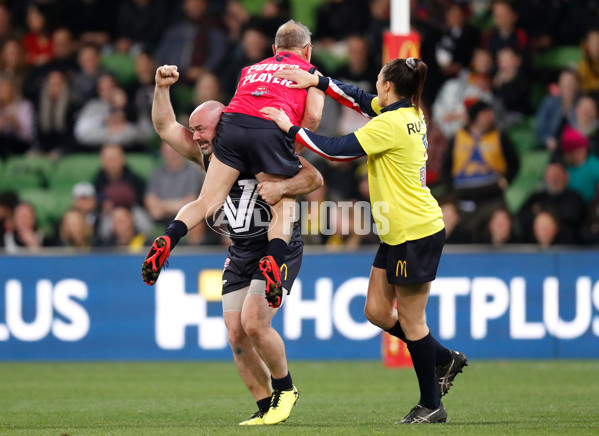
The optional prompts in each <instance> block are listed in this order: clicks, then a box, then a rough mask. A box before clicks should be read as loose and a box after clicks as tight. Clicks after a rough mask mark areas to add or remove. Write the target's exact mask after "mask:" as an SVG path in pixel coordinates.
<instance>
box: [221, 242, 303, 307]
mask: <svg viewBox="0 0 599 436" xmlns="http://www.w3.org/2000/svg"><path fill="white" fill-rule="evenodd" d="M265 254H266V247H265V248H264V251H261V252H260V253H255V254H252V255H249V256H248V255H247V253H245V252H237V249H236V248H235V247H233V246H231V247H229V251H228V252H227V259H226V260H225V266H224V268H223V295H225V294H228V293H229V292H233V291H237V290H239V289H242V288H245V287H246V286H249V284H250V282H251V281H252V280H264V276H263V275H262V273H261V272H260V268H259V267H258V262H259V261H260V259H261V258H262V257H263V256H264V255H265ZM303 255H304V244H303V242H301V241H299V242H291V243H290V244H289V248H288V250H287V255H286V256H285V262H284V263H283V264H282V265H281V276H282V277H281V278H282V283H283V288H284V289H287V291H291V287H292V286H293V282H294V281H295V278H296V277H297V275H298V274H299V270H300V267H301V266H302V258H303Z"/></svg>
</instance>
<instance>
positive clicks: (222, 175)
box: [142, 20, 325, 424]
mask: <svg viewBox="0 0 599 436" xmlns="http://www.w3.org/2000/svg"><path fill="white" fill-rule="evenodd" d="M273 52H274V56H273V57H271V58H268V59H265V60H264V61H262V62H259V63H257V64H255V65H251V66H249V67H247V68H245V69H244V70H243V71H242V74H241V78H240V81H239V84H238V86H237V91H236V93H235V96H234V97H233V99H232V101H231V103H230V104H229V106H228V107H227V108H226V109H225V113H224V114H223V116H222V118H221V121H220V122H219V124H218V127H217V130H216V136H215V137H214V140H213V142H212V145H213V155H212V159H211V161H210V166H209V167H208V171H207V173H206V179H205V181H204V185H203V187H202V191H201V193H200V196H199V197H198V199H197V200H195V201H193V202H191V203H189V204H187V205H186V206H184V207H183V208H182V209H181V210H180V211H179V213H178V214H177V216H176V218H175V220H174V221H172V222H171V224H170V225H169V227H168V228H167V230H166V231H165V233H164V235H163V236H160V237H158V238H157V239H156V240H155V241H154V244H153V245H152V248H151V249H150V252H149V254H148V256H147V257H146V259H145V260H144V263H143V265H142V277H143V279H144V281H145V282H146V283H147V284H149V285H153V284H154V283H155V282H156V280H157V278H158V275H159V274H160V270H161V268H162V266H163V265H164V262H165V261H166V260H167V259H168V257H169V255H170V251H171V249H172V248H173V247H174V246H175V245H176V244H177V242H178V241H179V240H180V238H181V237H183V236H184V235H185V234H186V233H187V231H188V229H190V228H193V227H195V226H196V225H197V224H199V223H200V222H201V221H202V220H203V219H205V218H206V217H207V216H209V215H211V214H213V213H214V212H215V211H216V210H218V208H220V206H221V205H222V204H223V202H224V201H225V199H226V198H227V194H228V193H229V191H230V190H231V188H232V187H233V184H234V183H235V181H236V180H237V179H238V177H239V175H240V174H242V173H250V174H253V175H254V176H255V178H256V179H257V180H258V182H266V181H278V180H282V179H285V178H289V177H292V176H294V175H295V174H297V173H298V172H299V170H300V168H301V164H300V162H299V158H298V156H297V154H296V153H295V148H294V142H293V141H292V140H289V139H288V137H287V136H286V135H285V134H283V133H282V132H281V131H280V129H279V128H278V126H277V125H276V124H275V123H274V122H272V121H270V120H268V119H266V118H264V116H263V115H262V114H261V112H260V109H262V108H263V107H266V106H275V107H279V108H281V109H282V110H283V111H285V113H286V114H287V115H288V116H289V117H290V118H291V119H294V120H296V121H297V122H298V123H300V125H301V126H303V127H306V128H308V129H310V130H316V128H317V127H318V124H319V123H320V117H321V114H322V107H323V105H324V98H325V95H324V93H322V92H321V91H319V90H317V89H315V88H311V89H309V90H308V91H306V90H297V89H291V88H289V85H291V84H292V82H290V81H286V80H280V79H278V78H275V77H274V75H273V74H272V73H274V72H275V71H277V70H279V69H281V68H284V67H285V66H292V67H293V68H300V69H303V70H305V71H310V72H313V73H314V72H315V68H314V67H313V66H312V65H311V64H310V63H309V60H310V57H311V54H312V45H311V43H310V31H309V30H308V28H307V27H306V26H304V25H303V24H301V23H298V22H295V21H292V20H291V21H288V22H287V23H285V24H283V25H282V26H281V27H280V28H279V30H278V31H277V34H276V36H275V44H274V45H273ZM168 71H169V73H170V74H173V76H174V77H178V74H179V73H178V72H177V71H176V69H174V68H172V69H168ZM200 146H201V144H200ZM294 202H295V198H294V197H283V198H282V199H281V200H280V201H279V202H278V203H276V204H274V205H271V207H272V216H273V218H274V219H272V220H271V223H270V226H269V230H268V237H269V238H268V239H269V243H268V246H267V249H266V256H264V257H263V258H262V259H261V260H260V262H259V267H260V270H261V271H262V274H263V275H264V278H265V280H266V289H265V297H266V301H265V302H264V305H265V306H266V304H267V302H268V305H269V306H271V307H273V308H278V307H279V306H280V304H281V301H282V297H283V286H282V283H281V274H280V269H279V266H280V265H282V263H283V261H284V258H285V255H286V253H287V250H288V243H289V240H290V238H291V234H292V227H293V219H292V213H293V210H294V207H293V206H294ZM263 301H264V300H263ZM266 307H267V308H268V306H266ZM277 341H280V337H279V338H278V339H277V337H275V336H274V335H273V337H272V340H270V339H268V338H265V340H264V341H261V342H266V343H268V344H266V345H265V346H264V347H263V349H264V351H265V352H267V353H268V351H269V350H278V349H280V348H281V347H279V346H278V343H277ZM275 354H276V352H275ZM271 357H272V356H271ZM268 360H275V361H281V362H284V361H285V362H286V359H285V355H284V354H283V355H281V356H276V358H275V359H268ZM269 370H270V372H271V374H272V376H271V377H272V388H273V396H272V400H271V405H270V409H269V411H268V413H267V415H265V417H264V420H265V423H266V424H276V423H278V422H282V421H284V420H286V419H287V417H288V416H289V414H290V413H291V409H292V407H293V405H294V404H295V402H296V401H297V397H298V392H297V389H296V388H295V387H294V386H293V383H292V379H291V376H290V375H289V372H288V370H287V366H286V365H273V367H272V368H269Z"/></svg>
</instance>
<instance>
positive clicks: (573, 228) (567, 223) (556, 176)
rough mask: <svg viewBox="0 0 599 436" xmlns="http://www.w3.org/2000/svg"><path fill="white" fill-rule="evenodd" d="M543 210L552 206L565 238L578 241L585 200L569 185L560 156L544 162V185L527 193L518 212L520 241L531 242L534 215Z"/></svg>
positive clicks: (571, 241)
mask: <svg viewBox="0 0 599 436" xmlns="http://www.w3.org/2000/svg"><path fill="white" fill-rule="evenodd" d="M543 210H552V211H554V213H555V214H556V215H557V218H558V220H559V222H560V223H561V224H562V225H563V232H562V233H563V237H564V240H565V241H567V242H568V243H571V244H575V243H578V242H579V230H580V228H581V227H582V222H583V220H584V216H585V204H584V201H583V200H582V197H581V196H580V194H578V193H577V192H576V191H573V190H572V189H569V188H568V171H567V170H566V167H565V166H564V163H563V162H562V161H561V160H553V161H551V162H549V164H547V167H546V168H545V177H544V189H543V190H542V191H541V192H536V193H533V194H532V195H531V196H530V197H528V199H527V200H526V201H525V202H524V204H523V205H522V207H521V208H520V211H519V212H518V222H519V223H520V230H521V232H522V242H527V243H529V242H534V234H533V222H534V218H535V217H536V215H537V214H539V213H540V212H541V211H543Z"/></svg>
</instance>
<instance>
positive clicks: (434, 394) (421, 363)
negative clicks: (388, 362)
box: [406, 332, 441, 409]
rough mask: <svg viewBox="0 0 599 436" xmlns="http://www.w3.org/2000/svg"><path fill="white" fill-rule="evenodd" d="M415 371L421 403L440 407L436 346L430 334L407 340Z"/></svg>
mask: <svg viewBox="0 0 599 436" xmlns="http://www.w3.org/2000/svg"><path fill="white" fill-rule="evenodd" d="M406 344H407V345H408V350H410V355H411V356H412V363H413V364H414V371H416V376H417V377H418V386H420V404H422V405H423V406H424V407H427V408H429V409H436V408H437V407H439V402H440V401H441V394H440V393H439V386H438V383H437V373H436V371H435V367H436V365H437V363H436V362H437V359H436V356H435V354H436V351H437V349H436V346H435V343H434V338H433V337H432V335H431V334H430V332H429V334H428V335H426V336H425V337H423V338H422V339H419V340H417V341H406Z"/></svg>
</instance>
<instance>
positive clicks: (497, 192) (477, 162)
mask: <svg viewBox="0 0 599 436" xmlns="http://www.w3.org/2000/svg"><path fill="white" fill-rule="evenodd" d="M468 118H469V122H468V125H467V126H466V128H465V129H460V130H458V132H457V133H456V135H455V137H454V138H453V141H452V142H451V143H450V145H449V149H448V150H447V153H446V155H445V160H444V162H443V174H444V180H445V181H446V183H447V185H448V186H449V187H450V188H451V191H452V192H453V193H454V195H455V196H456V199H457V201H458V208H459V211H460V217H461V220H462V222H463V223H464V225H465V226H466V227H467V229H468V230H469V231H470V232H472V234H473V240H475V241H477V240H480V239H481V235H482V232H483V231H484V229H485V228H487V225H488V222H489V219H490V217H491V214H492V213H493V211H495V210H496V209H498V208H501V207H505V200H504V190H505V188H506V187H507V185H508V183H509V182H511V181H512V180H513V179H514V177H515V176H516V173H517V172H518V169H519V166H520V163H519V158H518V154H517V153H516V151H515V149H514V147H513V145H512V143H511V141H510V140H509V138H508V137H507V136H506V135H505V134H503V133H502V132H501V131H500V130H499V129H498V128H497V126H496V125H495V116H494V113H493V108H492V107H491V106H490V105H489V104H487V103H485V102H483V101H478V102H476V103H474V104H472V105H471V106H470V107H469V108H468Z"/></svg>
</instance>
